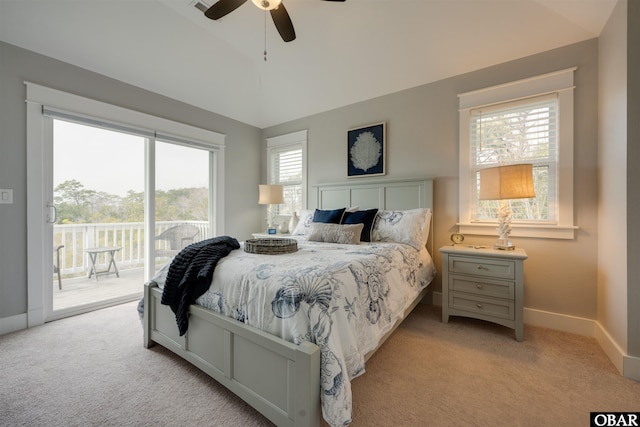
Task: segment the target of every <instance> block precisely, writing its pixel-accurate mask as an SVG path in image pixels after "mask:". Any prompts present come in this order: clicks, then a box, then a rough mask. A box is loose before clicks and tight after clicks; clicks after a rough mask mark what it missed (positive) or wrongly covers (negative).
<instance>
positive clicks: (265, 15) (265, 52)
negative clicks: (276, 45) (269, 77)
mask: <svg viewBox="0 0 640 427" xmlns="http://www.w3.org/2000/svg"><path fill="white" fill-rule="evenodd" d="M264 62H267V9H265V10H264Z"/></svg>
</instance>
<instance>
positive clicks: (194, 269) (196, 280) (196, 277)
mask: <svg viewBox="0 0 640 427" xmlns="http://www.w3.org/2000/svg"><path fill="white" fill-rule="evenodd" d="M239 248H240V244H239V243H238V241H237V240H236V239H234V238H233V237H229V236H219V237H214V238H212V239H207V240H203V241H200V242H196V243H193V244H191V245H189V246H187V247H186V248H184V249H183V250H181V251H180V253H178V255H176V257H175V258H174V259H173V261H171V265H170V266H169V272H168V273H167V280H166V282H165V285H164V290H163V291H162V300H161V302H162V304H164V305H168V306H170V307H171V310H172V311H173V312H174V313H175V315H176V323H177V325H178V330H179V331H180V336H182V335H184V334H185V333H186V332H187V329H188V327H189V314H188V310H189V305H191V304H193V303H195V302H196V299H198V297H199V296H201V295H202V294H204V293H205V292H206V291H207V289H209V286H210V285H211V279H212V278H213V271H214V270H215V268H216V265H217V264H218V261H220V259H222V258H224V257H225V256H227V255H229V253H230V252H231V251H232V250H234V249H239Z"/></svg>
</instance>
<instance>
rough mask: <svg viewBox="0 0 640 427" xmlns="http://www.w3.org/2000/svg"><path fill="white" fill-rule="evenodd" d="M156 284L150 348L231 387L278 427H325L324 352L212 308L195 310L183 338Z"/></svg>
mask: <svg viewBox="0 0 640 427" xmlns="http://www.w3.org/2000/svg"><path fill="white" fill-rule="evenodd" d="M161 298H162V292H161V291H160V289H158V287H157V285H155V284H154V283H150V284H146V285H145V289H144V300H145V301H144V307H145V310H144V345H145V347H147V348H148V347H150V346H152V345H153V344H154V343H158V344H160V345H162V346H163V347H166V348H167V349H169V350H171V351H173V352H174V353H176V354H177V355H179V356H180V357H182V358H183V359H185V360H187V361H188V362H190V363H191V364H193V365H195V366H196V367H198V368H199V369H201V370H202V371H204V372H205V373H207V374H208V375H209V376H211V377H212V378H213V379H215V380H216V381H218V382H219V383H220V384H222V385H224V386H225V387H227V388H228V389H229V390H231V391H232V392H233V393H234V394H236V395H237V396H238V397H240V398H241V399H243V400H244V401H245V402H247V403H248V404H249V405H251V406H252V407H253V408H255V409H256V410H257V411H259V412H260V413H261V414H263V415H264V416H265V417H267V418H268V419H269V420H271V421H272V422H273V423H275V424H276V425H278V426H318V425H320V414H321V410H320V349H319V347H318V346H316V345H314V344H312V343H309V342H305V343H302V344H300V345H295V344H292V343H289V342H287V341H285V340H282V339H279V338H277V337H275V336H273V335H270V334H267V333H265V332H262V331H260V330H258V329H256V328H253V327H251V326H247V325H245V324H243V323H241V322H238V321H236V320H234V319H231V318H229V317H225V316H222V315H219V314H217V313H215V312H213V311H211V310H207V309H206V308H203V307H200V306H197V305H192V306H191V307H190V308H189V329H188V331H187V333H186V334H185V335H184V336H182V337H181V336H179V333H178V328H177V326H176V321H175V316H174V314H173V312H172V311H171V309H170V308H169V307H167V306H165V305H162V304H161V303H160V300H161Z"/></svg>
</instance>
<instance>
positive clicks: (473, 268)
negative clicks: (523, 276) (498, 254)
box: [449, 256, 516, 280]
mask: <svg viewBox="0 0 640 427" xmlns="http://www.w3.org/2000/svg"><path fill="white" fill-rule="evenodd" d="M515 265H516V264H515V262H514V261H512V260H506V259H492V258H474V257H465V256H450V257H449V272H450V273H461V274H472V275H474V276H484V277H495V278H498V279H512V280H513V279H514V278H515V275H516V273H515Z"/></svg>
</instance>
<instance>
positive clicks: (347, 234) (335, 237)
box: [309, 222, 364, 245]
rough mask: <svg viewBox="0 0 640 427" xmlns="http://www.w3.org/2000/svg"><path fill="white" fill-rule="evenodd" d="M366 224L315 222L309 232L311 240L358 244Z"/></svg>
mask: <svg viewBox="0 0 640 427" xmlns="http://www.w3.org/2000/svg"><path fill="white" fill-rule="evenodd" d="M363 227H364V224H326V223H323V222H314V223H312V224H311V233H309V241H310V242H326V243H342V244H346V245H357V244H359V243H360V234H361V233H362V228H363Z"/></svg>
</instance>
